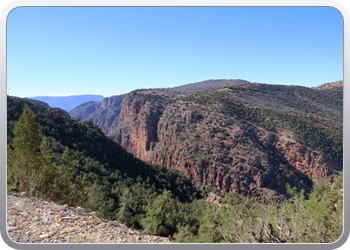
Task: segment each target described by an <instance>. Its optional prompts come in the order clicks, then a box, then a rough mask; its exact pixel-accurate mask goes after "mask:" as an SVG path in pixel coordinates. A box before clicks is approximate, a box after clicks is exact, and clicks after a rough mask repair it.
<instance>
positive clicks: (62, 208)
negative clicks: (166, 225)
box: [7, 192, 171, 243]
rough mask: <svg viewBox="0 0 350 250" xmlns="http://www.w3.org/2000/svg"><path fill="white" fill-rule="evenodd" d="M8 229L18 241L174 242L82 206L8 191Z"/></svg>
mask: <svg viewBox="0 0 350 250" xmlns="http://www.w3.org/2000/svg"><path fill="white" fill-rule="evenodd" d="M7 231H8V235H9V237H10V238H11V239H12V240H13V241H14V242H17V243H171V242H170V240H169V239H168V238H165V237H159V236H153V235H145V234H142V233H141V232H138V231H135V230H132V229H129V228H128V227H126V226H125V225H123V224H121V223H119V222H117V221H107V220H103V219H100V218H99V217H98V216H97V215H96V214H95V213H94V212H92V213H87V212H86V211H85V209H84V208H81V207H77V208H72V207H69V206H68V205H58V204H56V203H53V202H49V201H45V200H42V199H39V198H36V197H30V196H25V195H20V194H17V193H12V192H8V193H7Z"/></svg>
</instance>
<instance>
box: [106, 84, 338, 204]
mask: <svg viewBox="0 0 350 250" xmlns="http://www.w3.org/2000/svg"><path fill="white" fill-rule="evenodd" d="M188 86H191V85H188ZM193 87H195V85H194V86H193ZM339 89H340V90H341V91H342V85H341V86H340V87H339V86H338V87H337V88H334V90H332V89H330V90H329V91H324V90H323V89H317V88H316V89H312V88H307V87H301V86H283V85H270V84H258V83H249V82H242V83H240V84H232V85H231V86H228V87H224V88H220V89H215V90H206V91H197V92H193V91H182V92H180V91H169V90H168V89H153V90H152V89H146V90H136V91H133V92H131V93H129V94H128V95H127V96H126V97H125V98H124V100H123V103H122V107H121V111H120V115H119V122H118V127H117V129H116V131H115V132H114V133H113V134H112V135H111V137H112V138H114V139H115V140H116V141H118V142H119V143H120V144H121V145H122V146H123V147H124V148H126V149H127V150H128V151H130V152H132V153H133V154H134V155H135V156H136V157H138V158H140V159H142V160H144V161H148V162H152V163H157V164H160V165H164V166H166V167H167V168H172V169H177V170H179V171H180V172H182V173H184V174H185V175H186V176H187V177H188V178H189V179H191V180H193V181H195V182H196V183H197V185H198V186H201V185H209V186H213V187H216V188H217V189H219V190H220V191H222V192H235V193H241V194H244V195H246V196H250V197H251V196H255V197H256V196H264V197H268V196H275V195H278V194H285V192H286V190H285V186H286V184H287V183H289V184H290V185H291V186H294V187H297V188H299V189H300V188H303V189H305V190H306V191H310V190H311V188H312V185H313V183H315V182H317V181H318V180H320V179H327V178H331V179H332V178H336V176H337V173H338V171H341V170H342V165H343V147H342V143H343V141H342V137H343V115H342V114H343V100H342V96H340V95H339Z"/></svg>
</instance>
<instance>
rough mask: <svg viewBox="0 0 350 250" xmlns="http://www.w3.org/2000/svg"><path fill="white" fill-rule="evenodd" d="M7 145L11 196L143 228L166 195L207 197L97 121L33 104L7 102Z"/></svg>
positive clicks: (173, 197) (9, 99) (183, 199)
mask: <svg viewBox="0 0 350 250" xmlns="http://www.w3.org/2000/svg"><path fill="white" fill-rule="evenodd" d="M33 117H34V118H33ZM33 119H35V120H34V121H33ZM7 145H8V147H7V170H8V171H7V174H8V176H7V184H8V190H9V191H11V190H13V191H17V192H22V191H25V192H27V193H28V194H31V195H37V196H39V197H41V198H44V199H48V200H52V201H54V202H57V203H59V204H68V205H70V206H83V207H84V208H85V209H87V210H89V211H95V212H97V213H98V215H99V216H101V217H103V218H107V219H117V220H118V221H120V222H121V223H125V224H127V226H129V227H133V228H141V225H140V223H141V218H143V217H145V214H146V213H147V209H148V207H150V206H151V204H153V202H154V201H155V200H156V199H157V197H158V196H160V197H162V194H163V193H165V195H166V197H167V200H168V201H171V202H175V201H176V202H177V203H179V204H182V203H186V202H190V201H192V200H193V199H199V198H201V197H202V193H201V192H200V191H198V190H197V189H196V188H195V186H194V184H193V183H192V182H191V181H189V180H188V179H187V178H185V177H184V176H183V175H182V174H180V173H179V172H178V171H176V170H172V169H166V168H164V167H162V166H159V165H154V164H148V163H145V162H144V161H141V160H139V159H137V158H135V156H134V155H132V154H131V153H129V152H127V151H126V150H125V149H124V148H122V147H121V146H120V145H119V144H118V143H116V142H114V141H113V140H111V139H110V138H108V137H107V136H106V135H105V134H104V133H103V132H102V131H101V130H100V129H99V128H98V127H97V126H96V125H94V124H93V123H92V122H91V121H84V122H80V121H78V120H75V119H72V118H71V117H70V116H69V115H68V114H67V113H66V112H65V111H63V110H61V109H55V108H50V107H44V106H42V105H40V104H37V103H35V102H32V101H30V100H27V99H22V98H17V97H11V96H8V97H7ZM23 171H25V174H23V173H24V172H23ZM29 187H30V188H29Z"/></svg>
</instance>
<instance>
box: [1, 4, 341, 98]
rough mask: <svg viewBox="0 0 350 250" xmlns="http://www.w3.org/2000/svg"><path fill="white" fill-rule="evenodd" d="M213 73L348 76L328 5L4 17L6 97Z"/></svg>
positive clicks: (163, 82)
mask: <svg viewBox="0 0 350 250" xmlns="http://www.w3.org/2000/svg"><path fill="white" fill-rule="evenodd" d="M208 79H244V80H247V81H250V82H258V83H270V84H284V85H301V86H306V87H314V86H318V85H321V84H323V83H326V82H333V81H338V80H342V79H343V19H342V15H341V13H340V12H339V11H338V10H336V9H334V8H331V7H20V8H16V9H14V10H12V11H11V12H10V14H9V16H8V19H7V94H9V95H13V96H19V97H33V96H66V95H82V94H96V95H103V96H104V97H109V96H112V95H119V94H124V93H128V92H130V91H132V90H135V89H140V88H163V87H175V86H180V85H184V84H188V83H194V82H199V81H204V80H208Z"/></svg>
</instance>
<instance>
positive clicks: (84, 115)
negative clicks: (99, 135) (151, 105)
mask: <svg viewBox="0 0 350 250" xmlns="http://www.w3.org/2000/svg"><path fill="white" fill-rule="evenodd" d="M124 97H125V94H124V95H117V96H111V97H106V98H103V99H102V100H101V101H99V102H93V101H90V102H86V103H83V104H80V105H79V106H77V107H76V108H74V109H73V110H71V111H70V112H69V114H70V115H71V116H72V117H73V118H75V119H80V120H82V121H85V120H89V121H92V122H93V123H94V124H96V125H97V126H98V127H99V128H100V129H102V131H103V132H104V133H105V134H110V133H111V132H112V131H113V130H114V129H115V128H116V127H117V126H118V118H119V113H120V109H121V103H122V101H123V99H124Z"/></svg>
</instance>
